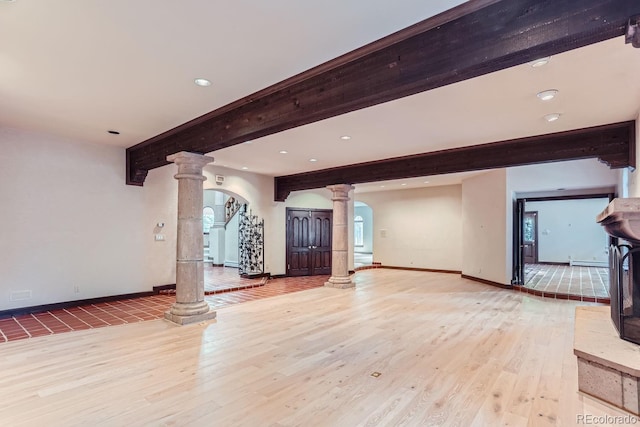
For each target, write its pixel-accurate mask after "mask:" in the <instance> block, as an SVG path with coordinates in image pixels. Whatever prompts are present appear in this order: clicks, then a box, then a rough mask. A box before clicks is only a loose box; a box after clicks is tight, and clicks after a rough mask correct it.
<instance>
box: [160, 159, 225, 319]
mask: <svg viewBox="0 0 640 427" xmlns="http://www.w3.org/2000/svg"><path fill="white" fill-rule="evenodd" d="M167 160H168V161H170V162H173V163H175V164H176V165H178V173H177V174H176V175H174V178H175V179H177V180H178V242H177V248H176V302H175V303H174V304H173V305H172V306H171V308H170V309H169V311H167V312H165V314H164V317H165V319H167V320H170V321H172V322H175V323H178V324H180V325H184V324H187V323H194V322H199V321H202V320H209V319H213V318H215V317H216V312H215V311H210V309H209V304H208V303H207V302H206V301H205V300H204V262H203V256H204V253H203V252H204V249H203V238H202V183H203V182H204V181H205V180H206V179H207V178H205V177H204V176H203V175H202V168H203V167H204V166H205V165H207V164H208V163H211V162H213V157H207V156H203V155H202V154H195V153H188V152H186V151H181V152H179V153H176V154H173V155H171V156H167Z"/></svg>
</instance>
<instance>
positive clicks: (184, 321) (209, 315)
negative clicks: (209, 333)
mask: <svg viewBox="0 0 640 427" xmlns="http://www.w3.org/2000/svg"><path fill="white" fill-rule="evenodd" d="M164 318H165V319H167V320H168V321H170V322H173V323H176V324H178V325H188V324H191V323H197V322H203V321H205V320H213V319H215V318H216V312H215V311H208V312H206V313H201V314H193V315H190V316H180V315H177V314H173V313H171V311H165V312H164Z"/></svg>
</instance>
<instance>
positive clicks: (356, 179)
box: [274, 121, 635, 202]
mask: <svg viewBox="0 0 640 427" xmlns="http://www.w3.org/2000/svg"><path fill="white" fill-rule="evenodd" d="M589 158H598V159H600V160H601V161H602V162H604V163H606V164H608V165H609V166H610V167H612V168H621V167H627V166H631V167H635V122H634V121H629V122H622V123H615V124H610V125H604V126H596V127H591V128H584V129H577V130H571V131H567V132H559V133H553V134H547V135H539V136H532V137H527V138H519V139H512V140H508V141H501V142H493V143H489V144H482V145H473V146H469V147H462V148H453V149H450V150H442V151H434V152H431V153H424V154H416V155H412V156H404V157H396V158H393V159H386V160H379V161H374V162H366V163H358V164H355V165H349V166H343V167H337V168H330V169H322V170H318V171H313V172H305V173H300V174H295V175H287V176H279V177H276V178H275V180H274V186H275V195H274V199H275V200H276V201H281V202H282V201H284V200H285V199H286V198H287V196H288V195H289V193H290V192H292V191H299V190H309V189H313V188H323V187H326V186H327V185H333V184H361V183H366V182H377V181H387V180H393V179H404V178H416V177H427V176H431V175H442V174H448V173H455V172H466V171H477V170H484V169H494V168H503V167H509V166H522V165H529V164H535V163H545V162H554V161H561V160H578V159H589Z"/></svg>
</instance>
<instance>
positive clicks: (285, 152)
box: [280, 150, 288, 154]
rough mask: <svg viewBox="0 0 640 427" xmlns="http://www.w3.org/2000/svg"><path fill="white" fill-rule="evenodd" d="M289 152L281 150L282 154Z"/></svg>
mask: <svg viewBox="0 0 640 427" xmlns="http://www.w3.org/2000/svg"><path fill="white" fill-rule="evenodd" d="M287 153H288V151H286V150H280V154H287Z"/></svg>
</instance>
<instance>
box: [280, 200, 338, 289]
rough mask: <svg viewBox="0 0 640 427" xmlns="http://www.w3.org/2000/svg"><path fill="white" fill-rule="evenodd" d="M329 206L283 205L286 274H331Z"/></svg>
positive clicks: (330, 213)
mask: <svg viewBox="0 0 640 427" xmlns="http://www.w3.org/2000/svg"><path fill="white" fill-rule="evenodd" d="M332 218H333V211H332V210H331V209H301V208H287V275H288V276H313V275H319V274H331V231H332V227H333V224H332V222H333V221H332Z"/></svg>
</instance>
